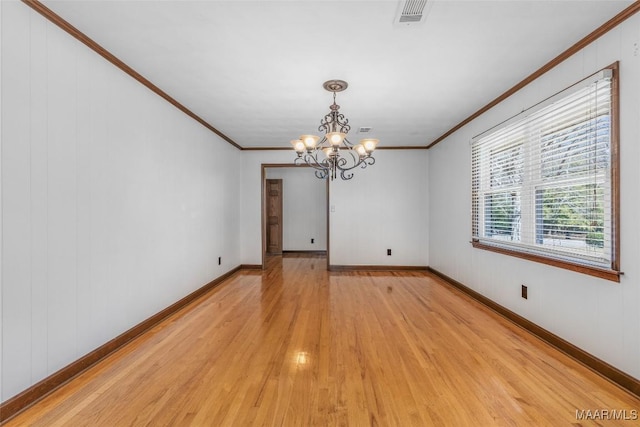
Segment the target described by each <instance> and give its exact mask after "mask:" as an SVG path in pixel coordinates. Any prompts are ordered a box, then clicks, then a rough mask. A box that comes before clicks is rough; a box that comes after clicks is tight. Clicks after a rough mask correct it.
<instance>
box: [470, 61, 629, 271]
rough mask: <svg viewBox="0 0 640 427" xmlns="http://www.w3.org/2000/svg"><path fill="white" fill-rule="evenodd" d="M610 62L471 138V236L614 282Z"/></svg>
mask: <svg viewBox="0 0 640 427" xmlns="http://www.w3.org/2000/svg"><path fill="white" fill-rule="evenodd" d="M616 78H617V64H614V65H613V66H611V67H609V68H606V69H604V70H601V71H600V72H598V73H596V74H594V75H593V76H590V77H588V78H587V79H585V80H582V81H581V82H579V83H577V84H575V85H573V86H571V87H570V88H568V89H566V90H564V91H562V92H561V93H558V94H556V95H554V96H553V97H551V98H549V99H547V100H545V101H543V102H541V103H540V104H538V105H536V106H534V107H532V108H530V109H528V110H526V111H524V112H523V113H521V114H518V115H517V116H515V117H513V118H511V119H509V120H507V121H506V122H504V123H502V124H501V125H499V126H497V127H495V128H492V129H490V130H488V131H487V132H484V133H483V134H481V135H479V136H477V137H475V138H474V139H473V142H472V174H471V176H472V229H473V236H472V243H473V245H474V246H475V247H478V248H482V249H489V250H493V251H496V252H501V253H505V254H509V255H514V256H518V257H521V258H526V259H530V260H533V261H538V262H543V263H546V264H551V265H556V266H559V267H564V268H569V269H571V270H575V271H580V272H584V273H587V274H592V275H595V276H598V277H603V278H606V279H610V280H614V281H619V274H620V273H619V271H618V264H617V262H618V261H617V260H618V240H619V238H618V236H619V231H618V200H617V198H618V196H617V195H618V189H617V187H618V181H619V178H618V166H617V156H618V147H617V144H618V141H617V135H618V130H617V105H616V103H617V81H616Z"/></svg>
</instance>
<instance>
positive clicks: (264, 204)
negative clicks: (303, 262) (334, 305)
mask: <svg viewBox="0 0 640 427" xmlns="http://www.w3.org/2000/svg"><path fill="white" fill-rule="evenodd" d="M308 167H310V166H309V165H295V164H293V163H262V164H261V165H260V169H261V170H260V179H261V182H260V189H261V193H262V194H261V206H260V218H261V229H262V232H261V234H262V259H261V264H262V269H263V270H264V269H265V268H266V264H265V258H266V256H265V255H266V253H267V218H266V208H267V168H308ZM309 173H311V171H309ZM325 184H326V199H327V211H326V218H327V270H329V259H330V258H329V254H330V253H329V248H330V244H329V236H330V234H331V233H329V224H330V222H329V218H330V215H329V209H330V206H329V190H330V188H331V186H330V185H329V179H327V180H326V182H325ZM282 227H283V233H284V223H283V224H282ZM283 244H284V242H283Z"/></svg>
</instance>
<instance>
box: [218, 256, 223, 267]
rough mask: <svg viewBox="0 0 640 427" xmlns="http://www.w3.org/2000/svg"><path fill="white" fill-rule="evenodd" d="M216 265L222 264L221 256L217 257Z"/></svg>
mask: <svg viewBox="0 0 640 427" xmlns="http://www.w3.org/2000/svg"><path fill="white" fill-rule="evenodd" d="M218 265H222V257H221V256H219V257H218Z"/></svg>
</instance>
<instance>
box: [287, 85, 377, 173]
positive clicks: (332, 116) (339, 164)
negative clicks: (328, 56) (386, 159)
mask: <svg viewBox="0 0 640 427" xmlns="http://www.w3.org/2000/svg"><path fill="white" fill-rule="evenodd" d="M347 86H348V84H347V82H345V81H344V80H329V81H326V82H324V84H323V85H322V87H324V88H325V89H326V90H328V91H329V92H333V104H331V106H330V107H329V108H330V109H331V111H329V114H327V115H326V116H324V119H322V120H321V121H320V126H319V127H318V130H319V131H320V132H324V135H323V136H322V138H321V137H319V136H316V135H302V136H300V139H295V140H293V141H291V145H293V149H294V150H295V151H296V153H297V154H298V157H297V158H296V159H295V161H294V163H295V164H296V165H300V164H302V163H303V162H304V163H306V164H307V165H309V166H311V167H312V168H314V169H315V170H316V176H317V177H318V178H320V179H326V178H327V177H329V178H330V179H331V180H332V181H333V180H334V179H335V178H336V177H337V176H338V171H340V178H342V179H343V180H347V179H351V178H353V172H352V170H353V169H355V168H357V167H360V168H362V169H364V168H366V167H367V166H369V165H373V164H374V163H375V162H376V159H374V158H373V157H372V156H371V155H372V153H373V151H374V150H375V149H376V146H377V145H378V140H377V139H372V138H366V139H362V140H361V141H360V143H359V144H356V145H354V144H353V143H351V142H350V141H349V140H348V139H347V133H349V131H350V130H351V126H350V125H349V120H348V119H347V118H345V116H344V114H342V113H340V111H339V110H340V106H339V105H338V104H336V93H337V92H342V91H343V90H345V89H346V88H347Z"/></svg>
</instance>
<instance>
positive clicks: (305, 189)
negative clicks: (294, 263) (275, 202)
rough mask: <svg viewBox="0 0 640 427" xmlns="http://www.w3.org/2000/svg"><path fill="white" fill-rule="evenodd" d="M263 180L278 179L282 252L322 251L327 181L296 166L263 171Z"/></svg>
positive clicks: (311, 171)
mask: <svg viewBox="0 0 640 427" xmlns="http://www.w3.org/2000/svg"><path fill="white" fill-rule="evenodd" d="M266 177H267V178H269V179H282V217H283V219H282V227H283V230H282V250H284V251H326V250H327V181H326V180H320V179H318V178H316V176H315V175H314V173H313V170H311V169H309V168H296V167H290V168H267V169H266ZM311 239H313V241H314V243H311Z"/></svg>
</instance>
